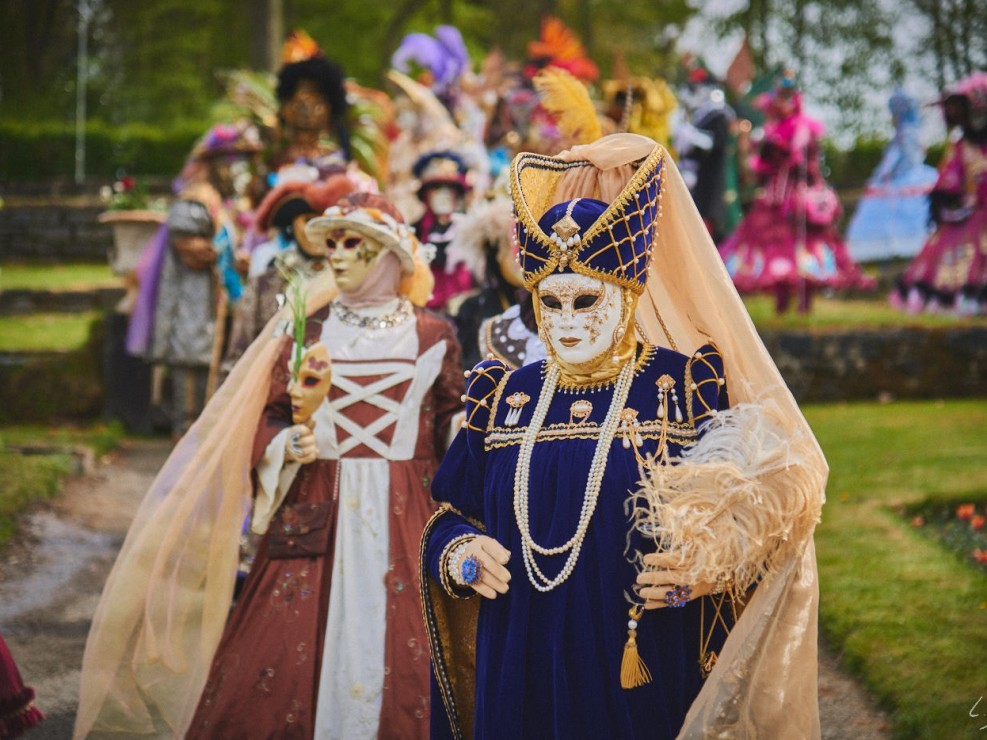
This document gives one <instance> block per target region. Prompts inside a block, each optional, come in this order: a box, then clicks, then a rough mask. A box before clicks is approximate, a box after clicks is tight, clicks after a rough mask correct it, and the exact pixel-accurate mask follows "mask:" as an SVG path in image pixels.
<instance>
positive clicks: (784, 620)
mask: <svg viewBox="0 0 987 740" xmlns="http://www.w3.org/2000/svg"><path fill="white" fill-rule="evenodd" d="M656 147H659V148H660V145H658V144H656V143H655V142H654V141H652V140H651V139H648V138H646V137H643V136H638V135H634V134H615V135H613V136H608V137H604V138H603V139H600V140H598V141H597V142H594V143H593V144H588V145H585V146H579V147H574V148H573V149H571V150H569V151H567V152H563V153H562V154H560V155H559V156H558V159H561V160H564V161H568V162H584V163H585V166H583V167H578V166H577V167H575V168H573V169H569V170H567V171H566V173H565V174H564V175H562V176H561V178H560V180H559V181H558V183H557V185H556V187H555V189H554V192H553V193H552V194H551V196H550V197H548V198H546V200H545V203H544V209H545V210H547V208H548V207H550V206H551V205H553V204H554V203H558V202H563V201H566V200H569V199H572V198H576V197H592V198H599V199H601V200H604V201H606V202H611V201H612V200H613V199H614V198H615V197H616V196H617V195H618V194H619V193H620V191H621V189H622V188H623V187H624V186H625V185H626V184H627V182H628V181H629V180H630V177H631V175H632V173H633V172H634V170H635V169H636V166H637V162H639V161H640V160H643V159H645V158H646V157H648V156H649V155H650V154H652V152H654V151H655V148H656ZM661 172H662V181H663V184H662V203H661V216H660V218H659V222H658V229H657V234H656V238H655V244H654V252H653V257H652V267H651V271H650V273H649V276H648V280H647V284H646V288H645V292H644V294H643V295H642V296H641V298H640V300H639V302H638V307H637V316H636V318H637V326H638V332H639V334H641V335H642V338H643V339H646V340H647V341H649V342H651V343H653V344H658V345H662V346H666V347H670V348H672V349H676V350H677V351H680V352H684V353H686V354H688V353H690V352H693V351H695V350H696V349H697V348H698V347H699V346H701V345H703V344H705V343H706V342H709V341H711V340H712V341H713V342H715V344H716V345H717V347H719V349H720V351H721V352H722V355H723V358H724V364H725V368H726V379H727V384H728V387H729V393H730V401H731V405H732V406H738V405H741V404H743V405H747V406H748V407H750V408H755V409H756V410H757V413H759V414H761V415H762V416H766V417H770V420H771V424H773V425H774V426H773V428H774V429H776V430H778V433H779V434H780V435H782V436H784V438H785V445H784V453H783V454H784V456H785V459H784V460H783V461H782V463H781V465H780V466H777V467H776V468H775V469H774V470H773V472H772V474H771V477H772V478H773V480H771V481H770V482H769V485H771V486H773V488H774V490H775V491H776V493H777V496H778V497H780V498H781V499H782V500H781V502H780V503H779V502H777V501H776V502H773V503H774V504H775V505H776V506H777V507H778V508H781V509H786V508H787V511H782V512H781V513H780V515H781V516H783V517H785V524H784V527H785V532H784V541H782V542H780V544H778V545H777V547H776V548H775V549H774V551H773V553H772V556H771V558H770V560H771V565H770V567H769V568H767V570H766V572H763V573H762V576H761V580H760V584H759V586H758V588H757V590H756V592H755V594H754V596H753V597H752V598H751V600H750V603H749V604H748V605H747V608H746V609H745V610H744V612H743V614H742V616H741V617H740V619H739V620H738V622H737V624H736V626H735V627H734V629H733V631H732V632H731V634H730V637H729V638H728V639H727V641H726V644H725V645H724V648H723V650H722V651H721V654H720V656H719V660H718V662H717V664H716V666H715V668H714V669H713V672H712V673H711V674H710V676H709V678H708V679H707V681H706V683H705V685H704V687H703V689H702V691H701V692H700V694H699V696H698V697H697V699H696V701H695V702H694V703H693V705H692V708H691V710H690V712H689V714H688V716H687V717H686V720H685V723H684V726H683V728H682V730H681V733H680V737H688V738H700V737H702V738H709V737H730V738H745V737H803V738H811V737H818V735H819V717H818V701H817V693H816V692H817V687H816V673H817V661H816V640H817V622H816V618H817V606H818V583H817V571H816V560H815V550H814V548H813V543H812V531H813V528H814V526H815V523H816V521H817V520H818V518H819V515H820V510H821V507H822V504H823V502H824V500H825V486H826V479H827V476H828V466H827V464H826V460H825V458H824V457H823V453H822V450H821V449H820V447H819V445H818V443H817V441H816V439H815V437H814V435H813V434H812V431H811V429H810V428H809V426H808V423H807V422H806V420H805V417H804V416H803V415H802V412H801V410H800V409H799V407H798V404H797V403H796V402H795V399H794V398H793V397H792V394H791V392H790V391H789V389H788V387H787V385H786V384H785V382H784V380H783V379H782V377H781V374H780V373H779V372H778V368H777V367H776V366H775V364H774V361H773V360H772V359H771V357H770V355H769V354H768V352H767V350H766V349H765V347H764V344H763V343H762V341H761V339H760V337H759V336H758V334H757V331H756V330H755V328H754V325H753V323H752V322H751V319H750V316H749V314H748V313H747V310H746V308H745V307H744V304H743V302H742V301H741V299H740V296H739V295H738V294H737V291H736V289H735V288H734V285H733V282H732V281H731V279H730V276H729V274H728V273H727V271H726V268H725V267H724V265H723V262H722V260H721V259H720V256H719V254H718V253H717V250H716V247H715V245H714V244H713V241H712V239H711V238H710V236H709V233H708V232H707V230H706V227H705V226H704V224H703V221H702V218H701V217H700V215H699V212H698V211H697V210H696V207H695V205H694V203H693V200H692V197H691V195H690V194H689V191H688V189H687V188H686V186H685V183H684V182H683V181H682V177H681V175H680V174H679V172H678V169H677V167H676V166H675V163H674V162H673V161H672V158H671V157H670V156H668V155H667V153H664V155H663V162H662V170H661ZM533 215H534V217H535V218H536V219H537V218H539V217H540V216H541V213H534V214H533Z"/></svg>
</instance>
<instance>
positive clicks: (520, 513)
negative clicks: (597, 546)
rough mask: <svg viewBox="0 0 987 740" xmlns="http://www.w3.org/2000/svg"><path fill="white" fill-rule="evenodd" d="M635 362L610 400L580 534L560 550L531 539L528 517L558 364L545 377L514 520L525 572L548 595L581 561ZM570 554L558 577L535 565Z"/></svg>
mask: <svg viewBox="0 0 987 740" xmlns="http://www.w3.org/2000/svg"><path fill="white" fill-rule="evenodd" d="M634 366H635V363H634V362H633V361H632V362H628V363H627V364H625V365H624V367H623V369H622V370H621V371H620V375H619V376H618V377H617V384H616V387H615V388H614V392H613V399H612V400H611V401H610V409H609V410H608V411H607V416H606V418H605V419H604V421H603V427H602V428H601V430H600V438H599V439H598V440H597V443H596V451H595V452H594V453H593V462H592V463H591V464H590V468H589V477H588V479H587V482H586V491H585V493H584V494H583V506H582V509H581V510H580V512H579V524H578V525H577V526H576V531H575V533H574V534H573V535H572V537H571V538H570V539H569V541H568V542H566V543H565V544H564V545H559V546H558V547H542V546H541V545H539V544H538V543H537V542H535V541H534V539H533V538H532V537H531V523H530V520H529V515H528V482H529V480H530V479H531V454H532V452H533V451H534V447H535V441H536V439H537V437H538V433H539V432H540V431H541V428H542V425H543V424H544V422H545V417H546V416H547V415H548V407H549V406H550V405H551V403H552V397H553V396H554V395H555V389H556V387H557V386H558V382H559V375H560V370H559V367H558V366H557V365H553V366H552V367H551V369H549V371H548V374H547V376H546V378H545V385H544V386H543V387H542V392H541V395H540V396H539V398H538V404H537V405H536V406H535V410H534V413H533V415H532V417H531V423H530V424H529V425H528V428H527V429H526V430H525V433H524V437H523V439H522V440H521V449H520V450H519V452H518V461H517V468H516V470H515V472H514V517H515V518H516V519H517V524H518V529H519V530H520V532H521V555H522V557H523V559H524V569H525V571H527V573H528V580H529V581H530V582H531V585H532V586H534V587H535V588H536V589H537V590H538V591H541V592H542V593H546V592H548V591H551V590H552V589H554V588H556V587H557V586H559V585H560V584H562V583H564V582H565V581H566V579H568V578H569V576H570V575H571V574H572V571H573V569H574V568H575V567H576V561H577V560H578V559H579V552H580V550H581V549H582V546H583V539H584V538H585V537H586V531H587V529H589V522H590V519H591V518H592V517H593V512H594V511H595V510H596V502H597V499H598V498H599V495H600V486H601V484H602V483H603V472H604V470H605V468H606V465H607V455H608V454H609V452H610V447H611V445H612V443H613V440H614V436H615V435H616V433H617V426H618V425H619V423H620V413H621V411H623V409H624V404H625V403H627V395H628V393H629V392H630V389H631V383H632V382H633V379H634V369H635V368H634ZM564 552H568V553H569V556H568V557H567V558H566V562H565V565H564V566H563V567H562V570H561V572H560V573H559V574H558V575H557V576H556V577H555V578H549V577H548V576H546V575H545V574H544V573H542V572H541V569H539V567H538V564H537V563H536V562H535V556H534V554H535V553H539V554H541V555H561V554H562V553H564Z"/></svg>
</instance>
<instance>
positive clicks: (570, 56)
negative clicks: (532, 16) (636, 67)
mask: <svg viewBox="0 0 987 740" xmlns="http://www.w3.org/2000/svg"><path fill="white" fill-rule="evenodd" d="M528 56H529V57H530V58H531V61H532V63H533V64H534V65H535V66H536V67H561V68H562V69H564V70H566V71H567V72H569V73H571V74H572V75H573V76H574V77H576V78H577V79H580V80H583V81H585V82H590V81H593V80H596V79H598V78H599V76H600V70H599V69H598V68H597V66H596V65H595V64H594V63H593V60H592V59H590V58H589V57H588V56H587V55H586V49H585V48H583V44H582V42H581V41H580V40H579V37H578V36H576V34H575V33H573V32H572V30H571V29H569V27H568V26H566V24H565V23H563V22H562V21H561V20H560V19H558V18H556V17H554V16H547V17H545V18H544V19H542V22H541V36H540V38H539V39H538V40H537V41H532V42H531V43H529V44H528Z"/></svg>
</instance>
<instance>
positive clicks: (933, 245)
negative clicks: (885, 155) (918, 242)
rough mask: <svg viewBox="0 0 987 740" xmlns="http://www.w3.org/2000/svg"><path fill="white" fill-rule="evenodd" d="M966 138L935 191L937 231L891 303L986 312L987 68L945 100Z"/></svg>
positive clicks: (949, 114)
mask: <svg viewBox="0 0 987 740" xmlns="http://www.w3.org/2000/svg"><path fill="white" fill-rule="evenodd" d="M943 108H944V111H945V112H946V119H947V120H946V123H947V125H948V126H950V127H952V126H953V125H956V126H959V127H960V129H961V131H962V133H963V136H962V138H961V139H960V140H959V141H957V142H956V143H955V144H954V145H953V146H952V147H951V148H950V150H949V151H948V152H947V154H946V157H945V158H944V162H943V164H942V165H940V168H939V180H938V182H936V186H935V188H934V189H933V190H932V193H931V194H930V215H931V217H932V220H933V221H934V222H935V223H936V230H935V232H934V233H933V234H932V236H930V237H929V240H928V241H927V242H926V243H925V245H924V246H923V247H922V251H921V252H919V254H918V256H916V257H915V259H914V260H913V261H912V263H911V264H910V265H908V268H907V269H906V270H905V272H904V274H903V275H902V276H901V278H900V279H899V281H898V285H897V290H896V291H895V292H894V293H893V294H892V296H891V297H892V303H894V304H896V305H898V306H900V307H905V308H907V309H908V310H910V311H921V310H926V311H933V312H935V311H955V312H956V313H958V314H961V315H982V314H985V313H987V72H975V73H974V74H972V75H971V76H970V77H968V78H966V79H965V80H963V81H962V82H960V83H958V84H957V85H956V86H955V87H954V88H953V89H952V90H951V91H950V92H949V94H948V95H947V96H946V98H945V100H944V101H943Z"/></svg>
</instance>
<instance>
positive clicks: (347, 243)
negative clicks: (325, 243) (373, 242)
mask: <svg viewBox="0 0 987 740" xmlns="http://www.w3.org/2000/svg"><path fill="white" fill-rule="evenodd" d="M361 244H363V237H359V236H351V237H347V238H346V239H345V240H344V241H343V248H344V249H356V248H357V247H359V246H360V245H361Z"/></svg>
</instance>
